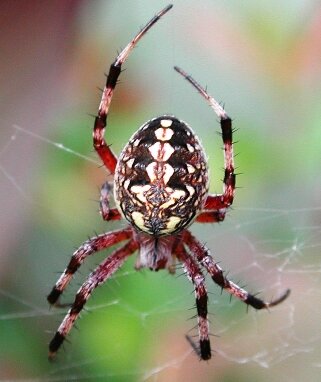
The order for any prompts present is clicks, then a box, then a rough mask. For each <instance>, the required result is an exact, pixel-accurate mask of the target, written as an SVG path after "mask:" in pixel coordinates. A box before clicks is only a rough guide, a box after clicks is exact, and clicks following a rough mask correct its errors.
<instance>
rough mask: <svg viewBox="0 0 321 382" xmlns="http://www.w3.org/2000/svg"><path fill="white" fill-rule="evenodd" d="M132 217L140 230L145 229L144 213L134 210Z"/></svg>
mask: <svg viewBox="0 0 321 382" xmlns="http://www.w3.org/2000/svg"><path fill="white" fill-rule="evenodd" d="M132 219H133V221H134V223H135V224H136V226H137V227H139V228H141V229H142V230H144V229H145V230H146V228H145V223H144V215H143V214H142V213H140V212H137V211H134V212H133V213H132Z"/></svg>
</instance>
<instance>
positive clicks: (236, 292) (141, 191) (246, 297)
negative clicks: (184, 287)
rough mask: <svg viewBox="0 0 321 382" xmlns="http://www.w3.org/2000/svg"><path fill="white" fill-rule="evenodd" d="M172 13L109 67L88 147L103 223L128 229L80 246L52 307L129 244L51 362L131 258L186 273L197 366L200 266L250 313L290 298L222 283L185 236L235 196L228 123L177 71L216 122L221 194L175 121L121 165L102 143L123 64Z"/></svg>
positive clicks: (54, 345) (201, 349) (151, 131)
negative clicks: (81, 271) (100, 180)
mask: <svg viewBox="0 0 321 382" xmlns="http://www.w3.org/2000/svg"><path fill="white" fill-rule="evenodd" d="M171 8H172V5H168V6H167V7H166V8H164V9H163V10H162V11H160V12H159V13H158V14H157V15H155V16H154V17H153V18H152V19H151V20H150V21H149V22H148V23H147V24H146V26H145V27H144V28H143V29H142V30H141V31H140V32H139V33H138V34H137V35H136V36H135V37H134V39H133V40H132V41H131V42H130V43H129V44H128V45H127V46H126V47H125V49H124V50H123V51H122V52H121V53H120V54H119V55H118V57H117V58H116V60H115V61H114V63H113V64H112V65H111V66H110V70H109V74H108V77H107V81H106V85H105V88H104V90H103V94H102V99H101V102H100V105H99V110H98V115H97V117H96V118H95V125H94V131H93V144H94V148H95V150H96V151H97V153H98V155H99V156H100V158H101V160H102V161H103V163H104V165H105V167H106V168H107V169H108V170H109V171H110V172H111V173H112V174H114V198H115V201H116V204H117V208H110V207H109V198H110V191H111V189H112V186H111V185H110V184H109V183H107V182H106V183H105V184H104V185H103V186H102V190H101V197H100V212H101V215H102V217H103V219H104V220H106V221H109V220H119V219H121V217H122V216H123V217H125V219H127V221H128V222H129V225H128V226H127V227H126V228H124V229H120V230H117V231H112V232H107V233H103V234H101V235H98V236H96V237H93V238H91V239H89V240H87V241H86V242H85V243H83V244H82V245H81V246H80V247H79V248H78V249H77V250H76V252H74V254H73V255H72V258H71V260H70V262H69V264H68V266H67V268H66V269H65V271H64V272H63V274H62V275H61V276H60V278H59V280H58V281H57V283H56V285H55V286H54V288H53V289H52V291H51V293H50V294H49V296H48V301H49V303H50V304H55V305H58V306H59V302H58V300H59V297H60V295H61V294H62V292H63V291H64V289H65V288H66V287H67V285H68V284H69V282H70V280H71V279H72V277H73V275H74V273H75V272H76V271H77V270H78V268H79V267H80V266H81V264H82V263H83V262H84V261H85V259H86V258H87V257H88V256H90V255H92V254H94V253H95V252H98V251H101V250H103V249H105V248H108V247H111V246H113V245H115V244H117V243H120V242H122V241H125V240H126V241H127V242H126V244H125V245H123V246H120V247H119V248H117V249H116V250H114V252H113V253H112V254H111V255H110V256H109V257H107V258H106V259H105V260H104V261H103V262H102V263H101V264H100V265H99V266H98V267H97V268H96V269H95V270H94V271H93V272H92V273H91V274H90V275H89V277H88V278H87V280H86V281H85V282H84V284H83V285H82V286H81V287H80V289H79V290H78V292H77V294H76V297H75V300H74V302H73V304H72V305H71V307H70V309H69V311H68V313H67V314H66V316H65V318H64V320H63V321H62V323H61V325H60V326H59V328H58V330H57V332H56V334H55V335H54V337H53V339H52V341H51V342H50V345H49V358H50V359H52V358H53V357H54V356H55V354H56V352H57V351H58V349H59V348H60V346H61V344H62V343H63V341H64V340H65V338H66V336H67V334H68V333H69V332H70V330H71V328H72V327H73V325H74V323H75V321H76V319H77V318H78V316H79V314H80V312H81V310H82V309H83V307H84V305H85V303H86V302H87V300H88V299H89V297H90V295H91V293H92V292H93V290H94V289H95V288H96V287H97V286H99V285H100V284H102V283H104V282H105V281H106V280H107V279H108V278H110V277H111V276H112V274H113V273H114V272H116V271H117V270H118V269H119V268H120V267H121V265H122V264H123V263H124V261H125V260H126V258H127V257H129V256H130V255H132V254H133V253H134V252H136V251H138V258H137V262H136V269H140V268H142V267H148V268H150V269H151V270H153V271H158V270H160V269H167V270H168V271H169V272H170V273H173V272H174V268H175V260H176V259H177V260H178V261H179V262H181V263H182V264H183V267H184V269H185V273H186V275H187V277H188V278H189V279H190V280H191V282H192V283H193V284H194V288H195V296H196V308H197V317H198V332H199V346H196V345H195V344H194V343H193V342H192V341H191V339H190V338H189V337H188V340H189V342H190V343H191V345H192V346H193V348H194V350H195V351H196V352H197V353H198V355H199V356H200V358H201V359H202V360H208V359H210V358H211V346H210V340H209V325H208V318H207V301H208V297H207V291H206V285H205V279H204V276H203V274H202V271H201V266H202V267H204V268H205V269H206V271H207V272H208V273H209V274H210V276H211V277H212V279H213V281H214V282H215V283H217V284H218V285H219V286H220V287H221V288H222V289H225V290H226V291H227V292H229V293H230V294H231V295H233V296H235V297H237V298H238V299H240V300H241V301H243V302H245V303H246V304H247V305H251V306H253V307H254V308H255V309H267V308H269V307H272V306H274V305H277V304H279V303H281V302H282V301H284V300H285V299H286V298H287V296H288V295H289V293H290V291H289V290H287V291H286V292H285V293H284V294H283V295H282V296H280V297H279V298H277V299H276V300H273V301H270V302H265V301H262V300H260V299H258V298H257V297H255V296H253V295H251V294H249V293H248V292H246V291H245V290H244V289H242V288H240V287H239V286H237V285H236V284H235V283H233V282H232V281H229V280H228V279H227V278H226V277H225V276H224V274H223V271H222V269H221V268H220V266H219V265H218V264H217V263H216V262H215V261H214V260H213V258H212V257H211V255H210V253H209V250H208V249H207V248H206V247H205V246H204V245H203V244H201V243H200V242H199V241H198V240H197V239H196V238H195V237H194V236H193V235H192V234H191V232H190V231H189V230H187V227H188V226H189V225H190V224H191V223H192V222H193V221H194V220H195V221H197V222H200V223H216V222H221V221H222V220H224V218H225V214H226V210H227V208H228V207H229V206H230V205H231V204H232V202H233V197H234V191H235V174H234V159H233V142H232V126H231V119H230V118H229V117H228V115H227V114H226V112H225V111H224V109H223V107H222V106H220V105H219V104H218V103H217V102H216V101H215V100H214V98H212V97H211V96H209V95H208V94H207V92H206V90H204V89H203V88H202V87H201V86H200V85H199V84H198V83H197V82H196V81H195V80H194V79H193V78H192V77H191V76H189V75H187V74H186V73H185V72H184V71H183V70H182V69H180V68H178V67H175V70H176V71H177V72H178V73H179V74H181V75H182V76H183V77H184V78H185V79H186V80H187V81H189V82H190V83H191V84H192V85H193V86H194V88H196V89H197V91H198V92H199V93H200V94H201V96H203V97H204V98H205V99H206V101H207V102H208V103H209V105H210V106H211V107H212V108H213V109H214V111H215V113H216V114H217V116H218V117H219V119H220V124H221V129H222V139H223V144H224V161H225V175H224V181H223V182H224V186H223V193H222V194H219V195H208V169H207V163H206V156H205V154H204V151H203V148H202V147H201V144H200V142H199V140H198V138H197V137H196V135H195V134H194V133H193V131H192V130H191V128H190V127H189V126H188V125H187V124H186V123H185V122H183V121H181V120H179V119H177V118H176V117H174V116H171V115H162V116H160V117H157V118H153V119H151V120H150V121H148V122H146V123H145V124H144V125H143V126H142V127H141V128H140V129H139V130H138V131H137V132H136V133H135V134H134V135H133V136H132V138H131V139H130V141H129V142H128V143H127V145H126V146H125V148H124V149H123V151H122V152H121V154H120V157H119V159H117V157H116V156H115V154H114V153H113V152H112V151H111V149H110V147H109V146H108V145H107V143H106V141H105V139H104V131H105V127H106V125H107V122H106V121H107V116H108V112H109V107H110V104H111V100H112V96H113V93H114V89H115V86H116V84H117V80H118V76H119V74H120V72H121V66H122V64H123V63H124V62H125V61H126V59H127V58H128V56H129V54H130V52H131V51H132V49H133V48H134V47H135V45H136V44H137V42H138V41H139V40H140V39H141V37H142V36H144V34H145V33H146V32H147V31H148V30H149V29H150V28H151V27H152V26H153V25H154V24H155V23H156V22H157V21H158V20H159V19H160V18H161V17H162V16H163V15H164V14H165V13H166V12H168V11H169V10H170V9H171ZM119 211H121V212H119Z"/></svg>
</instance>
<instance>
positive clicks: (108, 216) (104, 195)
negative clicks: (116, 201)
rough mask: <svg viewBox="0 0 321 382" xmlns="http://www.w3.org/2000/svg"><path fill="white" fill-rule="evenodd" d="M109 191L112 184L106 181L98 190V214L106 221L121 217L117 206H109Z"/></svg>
mask: <svg viewBox="0 0 321 382" xmlns="http://www.w3.org/2000/svg"><path fill="white" fill-rule="evenodd" d="M111 191H112V186H111V185H110V184H109V183H108V182H105V183H104V184H103V186H102V188H101V191H100V214H101V216H102V218H103V219H104V220H106V221H109V220H120V219H121V214H120V212H119V211H118V210H117V208H110V205H109V203H110V202H109V200H110V194H111Z"/></svg>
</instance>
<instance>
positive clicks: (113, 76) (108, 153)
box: [93, 5, 172, 174]
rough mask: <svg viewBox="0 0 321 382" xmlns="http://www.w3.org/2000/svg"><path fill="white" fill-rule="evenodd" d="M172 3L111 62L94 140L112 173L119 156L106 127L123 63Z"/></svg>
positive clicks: (99, 153) (96, 147)
mask: <svg viewBox="0 0 321 382" xmlns="http://www.w3.org/2000/svg"><path fill="white" fill-rule="evenodd" d="M171 8H172V5H168V6H167V7H166V8H164V9H163V10H162V11H160V12H159V13H158V14H157V15H155V16H154V17H153V18H152V19H151V20H150V21H149V22H148V23H147V24H146V25H145V27H144V28H143V29H142V30H141V31H140V32H139V33H138V34H137V35H136V36H135V37H134V38H133V40H132V41H131V42H130V43H129V44H128V45H127V46H126V47H125V49H123V50H122V51H121V52H120V54H119V55H118V56H117V58H116V60H115V61H114V62H113V63H112V64H111V66H110V69H109V73H108V76H107V81H106V85H105V87H104V90H103V94H102V98H101V102H100V105H99V109H98V115H97V117H96V118H95V125H94V132H93V142H94V148H95V150H96V151H97V153H98V155H99V156H100V158H101V160H102V161H103V163H104V165H105V166H106V168H107V169H108V170H109V171H110V173H112V174H113V173H114V172H115V168H116V164H117V157H116V156H115V154H114V153H113V152H112V150H111V149H110V148H109V146H108V145H107V143H106V141H105V139H104V133H105V127H106V125H107V116H108V111H109V107H110V104H111V100H112V97H113V93H114V89H115V87H116V84H117V80H118V77H119V75H120V72H121V66H122V64H123V63H124V62H125V61H126V60H127V58H128V56H129V54H130V52H131V51H132V50H133V48H134V47H135V45H136V44H137V43H138V41H139V40H140V39H141V38H142V37H143V36H144V34H145V33H146V32H147V31H148V30H149V29H150V28H151V27H152V26H153V25H154V24H155V23H156V22H157V21H158V20H159V19H160V18H161V17H162V16H163V15H164V14H165V13H166V12H168V11H169V10H170V9H171Z"/></svg>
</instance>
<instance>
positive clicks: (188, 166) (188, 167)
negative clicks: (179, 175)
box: [187, 163, 195, 174]
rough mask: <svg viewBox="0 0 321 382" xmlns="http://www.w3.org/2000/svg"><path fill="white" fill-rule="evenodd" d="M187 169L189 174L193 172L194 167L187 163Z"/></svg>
mask: <svg viewBox="0 0 321 382" xmlns="http://www.w3.org/2000/svg"><path fill="white" fill-rule="evenodd" d="M187 171H188V173H189V174H193V172H195V167H194V166H192V165H191V164H188V163H187Z"/></svg>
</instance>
